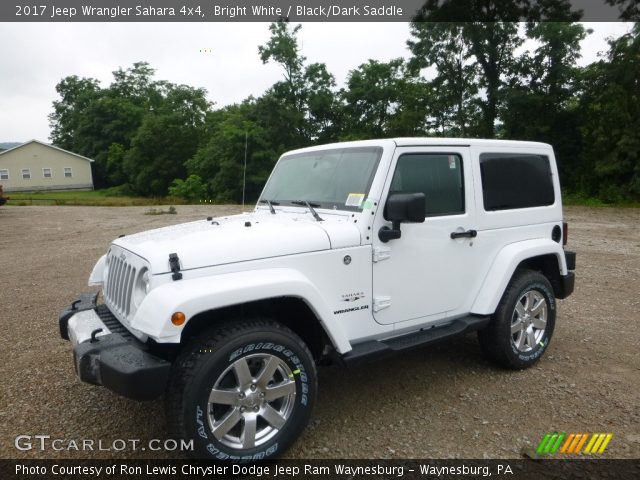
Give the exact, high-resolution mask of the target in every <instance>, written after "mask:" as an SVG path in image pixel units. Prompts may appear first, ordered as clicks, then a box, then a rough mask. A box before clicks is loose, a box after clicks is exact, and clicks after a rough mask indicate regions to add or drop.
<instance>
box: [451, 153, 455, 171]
mask: <svg viewBox="0 0 640 480" xmlns="http://www.w3.org/2000/svg"><path fill="white" fill-rule="evenodd" d="M449 168H450V169H451V170H455V169H456V156H455V155H449Z"/></svg>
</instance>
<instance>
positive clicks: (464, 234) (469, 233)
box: [451, 230, 478, 240]
mask: <svg viewBox="0 0 640 480" xmlns="http://www.w3.org/2000/svg"><path fill="white" fill-rule="evenodd" d="M476 236H478V232H477V231H475V230H467V231H466V232H451V238H452V239H454V240H455V239H456V238H462V237H469V238H475V237H476Z"/></svg>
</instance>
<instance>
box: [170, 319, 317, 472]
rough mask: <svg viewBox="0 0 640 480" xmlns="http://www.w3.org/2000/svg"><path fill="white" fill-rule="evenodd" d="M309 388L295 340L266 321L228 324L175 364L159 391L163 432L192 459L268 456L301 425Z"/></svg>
mask: <svg viewBox="0 0 640 480" xmlns="http://www.w3.org/2000/svg"><path fill="white" fill-rule="evenodd" d="M316 389H317V380H316V370H315V364H314V361H313V357H312V355H311V352H309V350H308V348H307V347H306V345H305V344H304V343H303V342H302V340H301V339H300V338H299V337H298V336H297V335H295V334H294V333H293V332H291V331H290V330H289V329H287V328H286V327H283V326H282V325H280V324H278V323H275V322H271V321H267V320H254V321H239V322H237V323H229V324H226V325H224V326H221V327H219V328H217V329H215V330H214V331H212V332H210V333H209V334H208V335H206V336H205V337H204V338H201V339H199V340H198V341H196V342H193V343H192V344H191V345H190V346H189V347H188V348H187V349H186V350H185V352H184V353H183V354H182V355H181V356H180V357H179V359H178V360H177V362H176V364H175V366H174V369H173V372H172V377H171V380H170V384H169V387H168V391H167V419H168V424H169V429H170V431H171V434H172V436H175V438H180V439H184V440H187V441H189V440H191V439H193V441H194V447H195V448H194V451H193V452H191V455H192V456H194V457H197V458H213V459H218V460H236V461H237V460H241V461H250V460H261V459H266V458H271V457H274V456H276V455H279V454H281V453H282V452H284V451H285V450H286V449H287V448H288V447H289V446H290V445H291V443H292V442H293V441H294V440H295V439H296V438H297V437H298V436H299V435H300V433H301V432H302V430H303V429H304V427H305V426H306V424H307V422H308V420H309V417H310V414H311V409H312V407H313V404H314V401H315V395H316Z"/></svg>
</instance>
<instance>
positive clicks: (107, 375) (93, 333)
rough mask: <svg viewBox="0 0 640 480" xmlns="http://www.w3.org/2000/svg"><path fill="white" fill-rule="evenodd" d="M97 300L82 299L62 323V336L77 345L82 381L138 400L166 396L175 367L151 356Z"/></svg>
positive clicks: (76, 362)
mask: <svg viewBox="0 0 640 480" xmlns="http://www.w3.org/2000/svg"><path fill="white" fill-rule="evenodd" d="M96 298H97V293H89V294H83V295H81V296H80V297H79V298H78V299H77V300H76V301H75V302H73V303H72V304H71V305H70V306H69V307H67V308H66V309H65V310H64V311H63V312H62V313H61V314H60V317H59V319H58V322H59V325H60V336H61V337H62V338H64V339H65V340H69V341H71V343H72V344H73V360H74V366H75V369H76V373H77V375H78V377H79V378H80V380H82V381H83V382H87V383H91V384H94V385H102V386H104V387H106V388H108V389H109V390H111V391H113V392H115V393H118V394H120V395H123V396H125V397H128V398H133V399H136V400H153V399H154V398H157V397H158V396H160V395H162V393H163V392H164V390H165V387H166V385H167V380H168V378H169V370H170V369H171V363H170V362H168V361H167V360H164V359H162V358H160V357H158V356H156V355H153V354H152V353H150V352H149V351H148V348H147V346H146V345H145V344H144V343H142V342H140V341H139V340H138V339H136V338H135V337H133V335H131V334H130V333H129V331H128V330H126V328H124V326H123V325H122V324H120V323H119V322H118V320H117V319H116V318H115V317H114V316H113V314H112V313H111V312H110V311H109V309H108V308H107V307H106V306H105V305H99V306H96Z"/></svg>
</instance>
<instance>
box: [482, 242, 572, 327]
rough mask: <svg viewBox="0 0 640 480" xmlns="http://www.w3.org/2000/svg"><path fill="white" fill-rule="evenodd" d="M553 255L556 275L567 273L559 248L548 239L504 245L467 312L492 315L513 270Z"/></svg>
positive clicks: (561, 251) (560, 247) (562, 254)
mask: <svg viewBox="0 0 640 480" xmlns="http://www.w3.org/2000/svg"><path fill="white" fill-rule="evenodd" d="M550 254H552V255H555V256H556V258H557V260H558V269H559V271H560V275H566V274H567V264H566V260H565V257H564V250H563V249H562V246H561V245H560V244H558V243H556V242H554V241H553V240H551V239H546V238H538V239H533V240H525V241H522V242H515V243H511V244H509V245H507V246H505V247H504V248H503V249H502V250H500V252H498V254H497V255H496V258H495V259H494V261H493V263H492V265H491V268H490V269H489V272H488V273H487V276H486V277H485V279H484V282H483V284H482V287H481V288H480V291H479V292H478V295H477V296H476V298H475V300H474V302H473V305H472V306H471V313H474V314H478V315H492V314H493V313H494V312H495V311H496V308H497V307H498V303H499V302H500V299H501V298H502V294H503V293H504V291H505V290H506V288H507V285H508V284H509V282H510V281H511V277H513V274H514V272H515V271H516V268H518V265H520V263H522V262H523V261H524V260H527V259H529V258H532V257H539V256H541V255H550Z"/></svg>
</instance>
